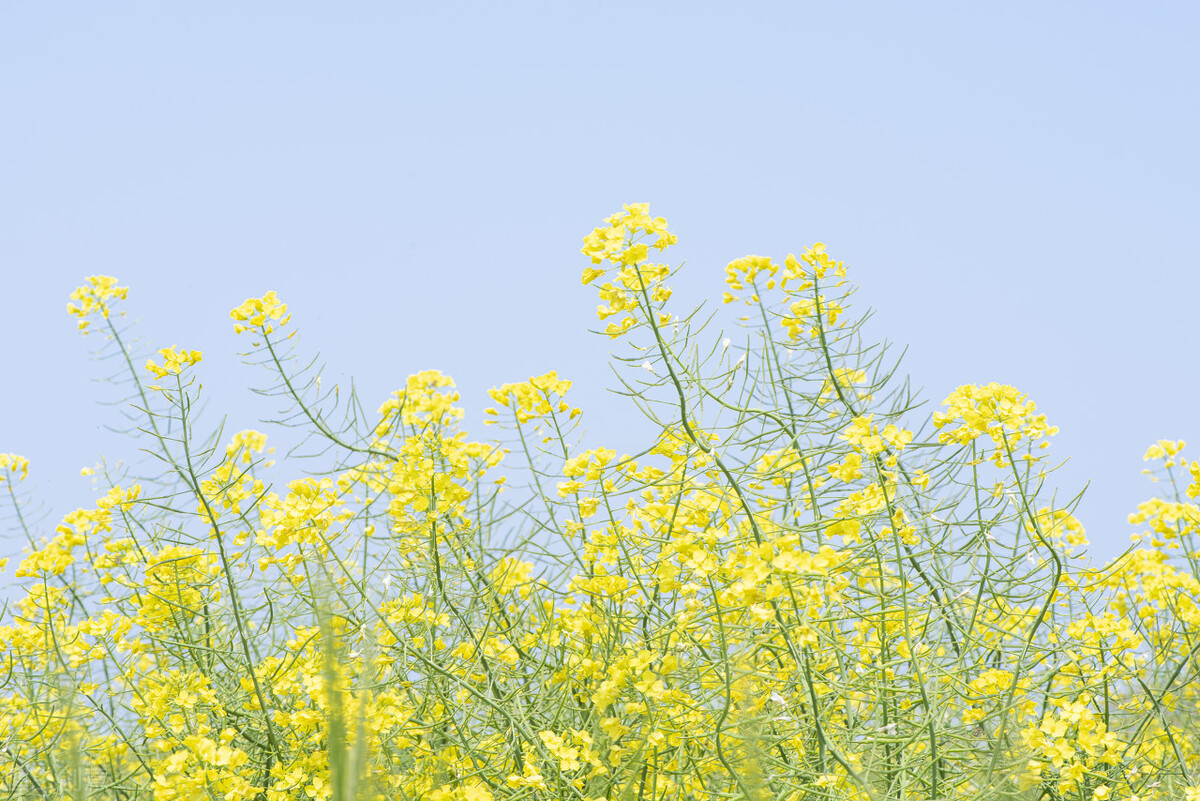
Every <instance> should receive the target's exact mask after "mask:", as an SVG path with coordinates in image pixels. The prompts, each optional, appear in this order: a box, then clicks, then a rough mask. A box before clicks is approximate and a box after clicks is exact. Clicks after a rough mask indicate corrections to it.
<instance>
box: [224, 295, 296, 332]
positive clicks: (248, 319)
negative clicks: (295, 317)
mask: <svg viewBox="0 0 1200 801" xmlns="http://www.w3.org/2000/svg"><path fill="white" fill-rule="evenodd" d="M229 316H230V317H232V318H233V319H234V320H235V321H236V322H235V323H234V326H233V330H234V332H235V333H238V334H240V333H242V332H243V331H246V330H248V329H250V328H255V327H261V328H262V330H263V333H265V334H269V333H271V332H272V331H274V330H275V323H276V322H278V323H279V325H281V326H283V325H287V324H288V321H289V320H291V319H292V318H291V315H289V314H288V307H287V304H286V303H282V302H280V300H279V297H278V296H277V295H276V294H275V290H271V291H270V292H268V293H267V294H265V295H263V296H262V297H261V298H247V299H246V302H245V303H243V304H242V305H241V306H238V307H237V308H236V309H233V310H232V311H231V312H229Z"/></svg>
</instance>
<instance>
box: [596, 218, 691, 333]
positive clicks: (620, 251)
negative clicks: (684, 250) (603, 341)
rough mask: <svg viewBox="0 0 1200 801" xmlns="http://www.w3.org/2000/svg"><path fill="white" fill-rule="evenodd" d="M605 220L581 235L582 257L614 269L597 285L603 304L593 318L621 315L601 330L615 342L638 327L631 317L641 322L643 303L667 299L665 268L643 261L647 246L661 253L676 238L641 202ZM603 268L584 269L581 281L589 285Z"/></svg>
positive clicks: (643, 313) (604, 269) (662, 301)
mask: <svg viewBox="0 0 1200 801" xmlns="http://www.w3.org/2000/svg"><path fill="white" fill-rule="evenodd" d="M604 222H605V225H603V226H601V227H599V228H596V229H595V230H594V231H592V232H591V233H590V234H588V235H587V236H586V237H584V240H583V250H582V253H583V254H584V255H585V256H588V257H589V258H591V260H592V264H593V265H596V264H603V263H604V262H606V261H607V262H609V264H611V265H615V266H617V267H618V268H619V269H618V270H617V274H616V275H615V276H614V280H612V281H606V282H604V283H603V284H602V285H601V286H600V299H601V300H602V301H604V305H602V306H599V307H597V309H596V316H597V317H599V318H600V319H601V320H605V319H607V318H609V317H612V316H614V315H624V316H623V317H622V318H621V319H620V320H619V321H616V322H610V323H608V324H607V326H606V327H605V329H604V331H605V333H606V334H608V335H609V336H610V337H612V338H614V339H615V338H616V337H619V336H621V335H622V334H624V333H625V332H626V331H628V330H629V329H630V328H632V327H633V326H634V325H635V324H636V323H637V320H636V319H635V316H639V317H641V319H643V320H645V319H646V316H647V315H648V314H649V309H643V308H642V307H643V306H644V305H647V303H649V304H661V303H664V302H665V301H666V300H667V299H668V298H670V297H671V289H670V288H669V287H667V286H666V285H665V284H664V283H663V280H664V279H665V278H666V277H667V275H669V274H670V271H671V270H670V268H669V267H668V266H667V265H665V264H648V263H646V262H647V260H648V259H649V256H650V250H651V248H653V249H654V250H656V251H660V252H661V251H663V250H665V249H666V248H668V247H669V246H671V245H673V244H675V243H676V242H677V241H678V239H677V237H676V236H675V234H673V233H671V232H670V231H668V230H667V221H666V220H665V219H663V218H662V217H653V218H652V217H651V216H650V207H649V205H648V204H646V203H630V204H628V205H626V206H625V210H624V212H623V213H622V212H617V213H616V214H613V215H610V216H609V217H608V218H606V219H605V221H604ZM651 240H652V241H651ZM608 269H609V268H608V267H594V266H593V267H588V268H586V269H585V270H584V271H583V276H582V282H583V283H584V284H590V283H591V282H592V281H594V280H596V279H597V278H599V277H601V276H603V275H604V274H605V273H606V272H607V270H608Z"/></svg>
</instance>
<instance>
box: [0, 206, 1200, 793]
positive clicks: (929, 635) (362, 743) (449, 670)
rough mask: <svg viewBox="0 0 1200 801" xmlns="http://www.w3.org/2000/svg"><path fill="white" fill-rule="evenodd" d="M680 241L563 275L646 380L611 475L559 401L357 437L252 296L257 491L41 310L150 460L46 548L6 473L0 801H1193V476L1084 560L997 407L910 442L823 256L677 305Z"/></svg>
mask: <svg viewBox="0 0 1200 801" xmlns="http://www.w3.org/2000/svg"><path fill="white" fill-rule="evenodd" d="M675 242H676V237H675V235H674V234H673V233H672V232H671V231H670V230H669V229H668V225H667V222H666V220H664V219H663V218H661V217H652V216H651V215H650V212H649V209H648V207H647V206H646V205H645V204H630V205H628V206H625V207H624V209H623V210H622V211H620V212H617V213H616V214H614V215H612V216H611V217H609V218H608V219H606V220H605V221H604V223H603V224H602V225H601V226H600V227H598V228H596V229H595V230H594V231H593V232H592V233H590V234H588V235H587V236H586V237H585V238H584V244H583V255H584V257H585V258H583V259H581V262H582V263H583V275H582V282H583V284H584V285H585V286H586V287H587V291H595V292H597V294H598V297H599V306H598V308H597V316H598V318H599V331H598V335H600V336H605V337H607V338H608V339H610V340H611V342H612V345H613V347H614V349H615V355H614V357H613V358H614V359H616V360H621V361H625V362H628V363H631V364H634V365H638V366H641V367H643V368H644V369H642V370H637V371H635V373H636V375H637V376H639V379H638V380H637V381H630V382H629V383H628V384H627V385H626V387H625V388H624V391H625V392H626V393H627V394H628V396H629V410H630V413H631V414H636V415H645V416H646V417H648V418H649V420H651V421H652V422H653V424H654V428H655V430H656V431H657V432H658V434H657V436H656V437H654V438H653V439H652V441H649V442H646V443H645V444H644V449H643V450H641V451H640V452H638V453H635V454H618V453H617V452H616V451H614V450H611V449H607V448H603V447H598V448H591V449H583V448H581V447H580V446H579V442H580V441H581V432H582V425H583V422H584V420H585V418H586V415H584V414H583V413H582V412H581V410H580V409H579V408H577V407H576V406H575V405H574V403H573V400H572V395H571V382H570V380H569V376H567V375H560V374H559V373H556V372H551V373H547V374H545V375H541V376H537V377H532V378H529V379H528V380H525V381H519V382H516V383H511V384H505V385H503V386H500V387H497V388H494V389H492V390H491V393H490V394H491V400H492V407H491V408H489V409H488V410H487V412H486V415H485V417H486V419H485V420H484V421H483V423H484V426H486V427H481V428H480V431H481V432H483V434H485V436H472V435H471V434H469V433H468V432H467V431H466V430H465V428H464V427H463V425H462V423H463V417H464V413H463V411H462V409H461V408H460V407H459V406H458V402H459V400H460V399H459V396H458V394H457V393H456V391H455V385H454V382H453V380H452V379H451V378H450V377H449V376H446V375H443V374H441V373H439V372H435V371H428V372H421V373H417V374H415V375H412V376H410V377H409V378H408V380H407V383H406V384H405V386H403V387H401V388H399V389H398V390H397V391H396V392H395V393H393V394H392V395H391V397H389V398H387V399H386V400H384V401H383V403H382V405H380V406H378V407H376V406H375V403H377V402H378V400H376V401H375V403H372V404H370V405H369V406H364V404H363V403H361V402H360V400H359V399H358V398H357V397H356V396H355V395H353V394H352V393H347V394H345V395H343V394H339V392H338V391H337V390H336V389H335V388H332V387H328V386H326V387H322V385H321V380H320V375H319V373H318V372H317V371H316V370H315V369H314V367H313V362H312V361H311V358H312V357H311V354H310V353H309V352H308V351H306V349H305V347H304V346H303V345H302V344H301V343H300V340H299V337H298V336H297V331H298V330H299V324H298V320H299V316H300V314H299V310H297V311H298V314H297V319H296V320H294V319H293V317H292V311H291V310H289V308H288V306H287V305H286V303H285V302H284V300H283V299H281V298H279V297H277V296H276V295H275V293H273V292H271V293H267V294H266V295H264V296H263V297H260V298H251V299H249V300H247V301H246V302H245V303H244V304H242V305H241V306H238V307H237V308H235V309H233V310H232V313H231V317H232V322H233V325H234V327H235V329H236V331H237V332H238V333H239V335H240V340H241V341H243V342H244V343H245V347H246V352H245V358H246V360H247V361H249V362H252V363H254V364H256V365H260V366H261V368H262V375H263V376H264V379H263V383H262V385H261V387H260V388H259V390H260V391H261V392H263V393H265V394H268V395H270V396H272V397H275V398H277V399H279V400H280V401H281V402H282V403H283V404H284V405H285V406H286V408H287V411H286V413H285V422H286V423H287V424H289V425H292V426H297V427H299V428H301V429H302V430H303V431H304V432H305V434H306V435H307V437H308V439H307V441H306V446H307V448H308V449H309V451H310V452H312V453H316V454H319V458H316V459H310V460H307V461H306V462H305V463H304V468H305V472H292V474H290V475H286V474H284V473H285V472H286V471H294V470H297V469H298V468H297V467H296V464H295V463H294V462H293V461H292V460H283V463H282V464H280V465H276V464H275V463H274V453H273V448H272V446H271V442H272V440H271V439H269V438H268V436H267V434H266V433H262V432H259V431H254V430H246V431H239V432H236V433H233V432H228V431H223V430H221V429H219V428H217V429H213V428H208V427H205V426H204V425H203V424H202V423H201V422H199V421H198V420H197V414H196V412H195V409H196V407H197V404H198V403H199V401H200V400H201V397H202V391H201V386H200V384H201V380H202V376H203V372H204V363H203V356H202V354H201V353H200V352H199V351H196V350H189V349H186V348H177V347H174V346H172V347H167V348H163V349H161V350H157V351H155V352H154V353H152V354H149V358H148V359H147V354H141V355H138V354H137V353H136V352H135V351H136V349H135V348H134V347H133V345H132V339H131V336H130V332H129V330H128V326H127V325H125V324H124V323H123V322H122V317H121V314H120V310H121V309H122V308H123V307H124V306H125V305H126V304H128V303H130V298H129V297H127V295H128V294H129V290H128V288H127V287H123V286H119V285H118V281H117V280H116V279H115V278H111V277H105V276H94V277H92V278H89V279H88V280H87V281H86V283H85V284H84V285H83V286H81V287H80V288H79V289H78V290H77V291H76V292H75V293H74V295H73V296H72V298H71V305H70V307H69V311H70V313H71V314H72V315H73V316H74V317H75V318H76V319H77V321H78V326H79V329H80V331H81V332H83V333H85V334H87V335H88V336H89V339H91V340H95V339H99V340H100V341H101V342H102V343H103V350H102V354H103V355H105V356H108V357H111V358H112V362H111V363H112V364H116V365H118V367H117V368H116V371H117V376H116V377H115V378H116V380H118V381H120V382H123V383H122V384H121V386H123V387H127V388H128V394H129V401H130V406H129V408H130V413H131V414H132V415H133V416H134V419H135V420H136V428H137V430H138V443H137V447H139V448H141V449H143V450H144V451H145V452H146V453H148V454H149V455H150V456H151V457H152V459H150V460H148V461H147V462H146V464H147V465H148V468H147V469H146V470H145V471H144V474H142V475H133V474H130V473H127V472H122V471H120V470H115V469H114V470H113V471H112V472H105V471H104V470H101V471H100V474H99V475H98V478H99V479H101V480H102V481H103V482H104V484H105V492H104V493H103V494H102V495H101V496H100V497H99V499H98V500H97V502H96V504H95V506H94V507H91V508H83V509H78V510H76V511H73V512H70V513H69V514H67V515H66V516H65V517H63V518H62V521H61V523H59V524H58V526H57V528H55V529H54V530H53V531H48V530H47V531H43V530H42V529H41V528H40V527H38V526H35V525H33V524H32V523H29V522H28V520H27V518H26V517H25V516H24V515H23V514H22V510H23V509H25V508H26V507H27V505H28V502H29V498H30V496H29V493H28V492H27V491H26V490H25V489H24V488H25V487H26V486H27V485H26V484H25V483H24V482H25V480H26V478H27V476H28V474H29V473H30V471H31V470H32V471H36V469H37V465H32V466H31V465H30V464H29V463H28V461H27V460H25V459H24V458H22V457H21V456H18V455H15V454H0V499H2V503H3V504H4V505H5V507H6V511H7V513H8V515H9V519H11V520H12V521H13V524H14V531H13V532H12V536H14V537H16V538H17V540H16V541H17V542H25V543H27V544H28V548H27V549H26V552H25V553H24V555H23V556H22V557H18V559H14V560H13V562H12V563H11V564H10V565H9V566H8V570H9V572H10V574H11V575H12V576H13V585H12V587H11V588H10V591H9V597H10V598H11V599H12V600H11V601H10V602H9V604H8V606H7V608H6V610H5V613H4V616H3V619H0V659H2V662H0V797H2V798H6V799H22V800H24V799H60V798H70V799H72V801H82V799H85V798H92V799H113V801H141V800H143V799H144V800H145V801H149V800H150V799H154V801H175V799H181V800H182V799H197V800H199V799H205V800H210V799H211V800H212V801H251V800H254V801H292V800H293V799H294V800H295V801H305V800H306V799H318V800H319V801H323V800H324V799H335V801H346V800H348V799H359V798H362V799H389V800H390V799H405V800H406V801H492V800H493V799H512V800H513V801H516V800H517V799H530V801H565V800H567V799H573V800H574V801H597V800H598V799H604V800H605V801H658V800H660V799H661V800H662V801H675V800H676V799H678V800H679V801H688V800H691V799H694V800H695V801H702V800H703V801H709V799H753V800H754V801H807V800H809V799H812V800H813V801H816V800H817V799H838V800H839V801H841V800H843V799H856V800H859V801H893V800H894V801H901V800H903V801H917V800H918V799H963V800H964V801H965V800H966V799H1023V800H1024V799H1028V801H1041V800H1042V799H1047V800H1054V801H1058V800H1060V799H1061V800H1064V801H1065V800H1067V799H1070V800H1071V801H1092V799H1096V800H1097V801H1102V800H1105V799H1114V800H1115V799H1127V800H1129V801H1134V800H1135V799H1136V800H1137V801H1148V800H1149V799H1159V800H1160V801H1175V800H1176V799H1186V801H1200V684H1198V681H1197V680H1198V678H1200V660H1198V659H1197V655H1198V653H1200V606H1198V605H1197V602H1198V600H1200V561H1198V552H1200V548H1198V547H1197V543H1196V535H1197V529H1198V528H1200V508H1198V506H1197V503H1196V500H1197V496H1200V461H1196V460H1190V461H1189V459H1188V457H1187V454H1186V450H1185V447H1184V443H1183V442H1182V441H1160V442H1157V443H1152V444H1150V446H1149V449H1148V451H1147V453H1146V460H1147V462H1148V464H1147V467H1148V470H1147V471H1146V472H1147V473H1148V474H1149V477H1150V479H1151V482H1148V483H1147V487H1148V490H1153V491H1154V493H1155V496H1154V497H1152V498H1150V499H1149V500H1147V501H1146V502H1144V503H1142V504H1141V505H1140V506H1139V507H1138V508H1137V509H1136V510H1133V514H1131V516H1130V523H1132V524H1133V528H1132V532H1133V538H1132V539H1133V547H1131V548H1130V549H1129V550H1128V551H1126V552H1125V553H1124V554H1123V555H1122V556H1121V557H1119V558H1117V559H1115V560H1114V561H1112V562H1111V563H1109V564H1107V565H1103V566H1099V565H1095V564H1093V563H1092V562H1091V561H1090V560H1089V559H1088V558H1087V557H1086V553H1085V548H1086V546H1087V544H1088V540H1087V535H1086V533H1085V531H1084V527H1083V525H1082V524H1081V522H1080V521H1079V520H1077V519H1076V518H1075V517H1074V515H1073V514H1072V511H1073V509H1072V504H1071V503H1061V502H1060V503H1057V504H1056V503H1055V501H1054V500H1053V497H1055V496H1054V494H1053V493H1052V492H1051V491H1050V490H1049V488H1048V487H1049V484H1048V478H1049V476H1050V474H1051V472H1052V470H1053V458H1052V451H1051V448H1050V443H1051V438H1052V437H1053V435H1054V433H1055V432H1056V429H1055V427H1054V426H1053V425H1052V422H1051V421H1048V420H1047V419H1046V417H1045V415H1043V414H1040V413H1039V412H1038V409H1037V407H1036V405H1035V403H1034V402H1033V401H1032V400H1031V399H1030V398H1029V397H1028V396H1027V395H1026V394H1024V393H1023V392H1021V391H1019V390H1018V389H1016V388H1014V387H1011V386H1005V385H999V384H988V385H978V386H976V385H965V386H961V387H959V388H958V389H957V390H955V391H954V392H953V393H951V394H950V396H949V397H947V398H946V399H945V400H944V401H943V402H942V403H941V405H940V406H938V407H937V410H936V411H934V412H933V413H932V414H928V413H926V412H925V411H924V410H922V409H919V408H918V406H919V400H920V399H918V398H915V397H913V396H912V394H911V393H910V392H909V389H908V385H907V382H906V381H905V380H904V378H903V375H901V374H899V373H898V369H897V368H898V364H897V362H896V360H895V358H894V357H893V356H892V354H891V353H890V352H889V351H888V349H887V348H885V347H882V346H881V345H879V344H876V343H872V342H869V341H866V340H865V338H864V336H863V333H862V316H861V315H859V314H857V313H856V310H855V307H854V304H853V289H854V287H853V285H852V284H851V283H850V281H849V279H848V278H847V268H846V265H845V264H843V263H842V262H840V261H837V260H836V259H834V258H833V256H831V255H830V254H829V253H827V252H826V249H825V247H824V246H823V245H821V244H819V243H818V244H815V245H813V246H812V247H809V248H805V249H803V250H802V251H801V253H800V255H799V256H794V255H788V256H787V257H786V258H784V259H783V260H782V262H777V261H774V260H772V259H770V258H767V257H760V256H746V257H744V258H740V259H737V260H735V261H733V262H731V263H730V264H729V265H728V267H727V270H726V283H725V286H724V287H720V286H717V287H712V288H711V289H712V290H713V292H712V293H711V294H712V295H713V297H714V298H715V299H718V300H719V301H721V302H719V303H716V304H712V305H713V306H715V307H716V311H713V310H712V309H709V308H707V307H705V308H701V309H679V308H676V307H675V305H674V304H673V303H672V300H671V298H672V290H671V286H672V284H673V283H675V282H676V281H677V279H679V278H680V277H682V274H681V273H680V272H679V271H678V270H677V269H676V268H673V267H671V266H669V264H667V263H665V262H664V263H660V262H659V260H660V259H666V258H667V251H668V250H669V248H670V247H671V246H672V245H673V244H675ZM730 313H731V316H729V320H730V325H729V326H728V327H727V329H722V328H721V325H722V323H721V322H720V320H718V319H717V318H718V317H720V316H721V315H730ZM732 331H736V333H731V332H732ZM625 374H628V373H625ZM375 408H377V411H372V409H375ZM2 445H3V443H0V446H2ZM1148 494H1149V493H1148Z"/></svg>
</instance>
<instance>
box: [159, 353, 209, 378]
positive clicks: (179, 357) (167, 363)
mask: <svg viewBox="0 0 1200 801" xmlns="http://www.w3.org/2000/svg"><path fill="white" fill-rule="evenodd" d="M159 354H161V355H162V357H163V363H162V366H159V365H158V364H155V362H154V360H153V359H147V360H146V369H147V370H149V371H150V372H152V373H154V377H155V378H162V377H164V376H167V375H179V374H180V373H182V372H183V371H184V370H185V369H186V368H188V367H190V366H192V365H195V364H199V363H200V351H198V350H176V349H175V346H174V345H172V346H171V347H169V348H163V349H162V350H160V351H159Z"/></svg>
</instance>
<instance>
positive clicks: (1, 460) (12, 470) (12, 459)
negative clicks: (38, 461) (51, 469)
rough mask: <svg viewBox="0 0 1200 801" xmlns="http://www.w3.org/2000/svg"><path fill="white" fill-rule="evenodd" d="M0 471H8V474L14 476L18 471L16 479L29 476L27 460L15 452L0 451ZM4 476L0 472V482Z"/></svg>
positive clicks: (23, 478)
mask: <svg viewBox="0 0 1200 801" xmlns="http://www.w3.org/2000/svg"><path fill="white" fill-rule="evenodd" d="M0 471H8V473H9V475H14V476H15V475H17V473H20V474H21V475H20V476H19V477H18V478H17V481H24V480H25V479H26V478H28V477H29V460H28V459H26V458H25V457H24V456H18V455H17V454H15V453H0ZM4 478H5V476H4V474H3V473H2V472H0V483H3V481H4Z"/></svg>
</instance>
